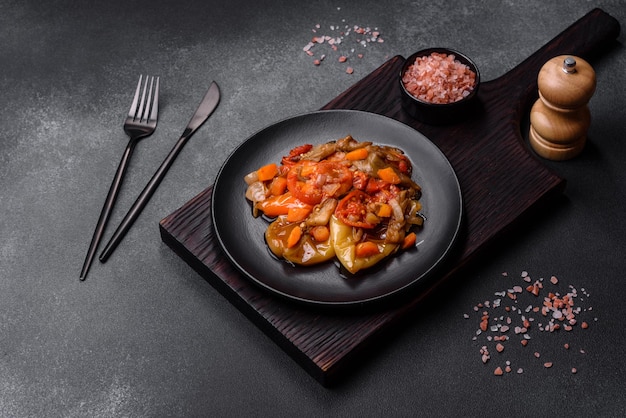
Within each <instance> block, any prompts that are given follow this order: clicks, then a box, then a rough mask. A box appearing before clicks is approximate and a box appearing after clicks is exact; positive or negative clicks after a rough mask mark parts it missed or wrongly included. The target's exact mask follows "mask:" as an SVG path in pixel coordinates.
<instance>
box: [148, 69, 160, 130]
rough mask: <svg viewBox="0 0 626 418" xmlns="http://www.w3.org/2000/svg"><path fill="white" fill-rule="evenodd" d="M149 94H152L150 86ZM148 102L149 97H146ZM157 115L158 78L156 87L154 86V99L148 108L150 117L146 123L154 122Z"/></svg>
mask: <svg viewBox="0 0 626 418" xmlns="http://www.w3.org/2000/svg"><path fill="white" fill-rule="evenodd" d="M150 93H152V85H151V86H150ZM148 101H150V97H148ZM158 114H159V77H157V78H156V85H155V86H154V97H153V100H152V106H151V108H150V116H149V117H148V122H156V120H157V116H158Z"/></svg>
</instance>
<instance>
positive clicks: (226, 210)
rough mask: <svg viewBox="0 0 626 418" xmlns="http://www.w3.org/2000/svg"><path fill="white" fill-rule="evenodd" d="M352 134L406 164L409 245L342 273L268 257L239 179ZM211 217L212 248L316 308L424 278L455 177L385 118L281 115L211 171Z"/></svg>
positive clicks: (451, 229)
mask: <svg viewBox="0 0 626 418" xmlns="http://www.w3.org/2000/svg"><path fill="white" fill-rule="evenodd" d="M346 135H352V136H353V137H354V138H355V139H356V140H358V141H371V142H374V143H377V144H386V145H393V146H396V147H398V148H401V149H402V150H404V152H405V153H406V154H407V156H408V157H409V158H410V160H411V162H412V163H413V180H415V181H416V182H417V183H418V184H420V185H421V186H422V192H423V195H422V198H421V199H420V201H421V202H422V206H423V212H422V213H423V214H424V215H425V216H426V222H425V224H424V228H423V230H421V231H420V232H419V233H418V243H419V244H418V246H417V249H416V250H411V251H408V252H399V253H398V254H397V255H395V256H392V257H390V258H388V259H387V260H385V261H383V262H381V263H379V264H380V265H379V266H375V267H373V268H372V269H371V270H366V271H362V272H359V273H358V274H357V275H355V276H345V275H343V274H342V271H341V270H340V269H339V267H338V262H337V263H333V262H332V261H330V262H327V263H324V264H321V265H317V266H311V267H301V266H293V265H290V264H288V263H287V262H284V261H281V260H278V259H276V258H275V257H274V256H273V255H271V253H270V251H269V249H268V248H267V246H266V244H265V240H264V232H265V230H266V228H267V226H268V223H267V221H266V220H264V219H263V218H261V217H259V218H253V217H252V210H251V205H250V204H249V202H248V201H247V200H246V198H245V196H244V194H245V190H246V184H245V182H244V180H243V178H244V176H245V175H246V174H248V173H249V172H251V171H253V170H256V169H257V168H259V167H261V166H263V165H265V164H268V163H270V162H275V163H279V162H280V159H281V157H282V156H283V155H287V154H288V153H289V151H290V150H291V149H292V148H294V147H295V146H298V145H302V144H307V143H308V144H320V143H325V142H328V141H331V140H336V139H339V138H342V137H344V136H346ZM211 209H212V216H213V224H214V226H215V232H216V236H217V239H218V241H219V243H220V246H221V247H222V249H223V250H224V252H225V254H226V255H227V257H228V258H229V259H230V260H231V262H232V263H233V264H234V265H235V266H236V267H237V268H238V269H239V270H240V271H241V272H243V273H244V274H245V275H246V276H247V277H249V278H250V280H252V281H253V282H255V283H257V284H258V285H260V286H262V287H264V288H266V289H267V290H269V291H271V292H274V293H275V294H276V295H280V296H283V297H287V298H290V299H292V300H297V301H300V302H306V303H309V304H317V305H333V306H339V305H352V304H355V305H356V304H364V303H368V302H373V301H379V300H381V299H382V298H386V297H389V296H392V295H396V294H398V293H399V292H404V291H407V290H408V289H409V288H411V287H412V286H413V285H415V284H417V283H419V282H421V281H423V280H425V279H426V278H427V277H429V275H430V274H431V273H432V272H433V271H434V270H435V269H436V268H437V267H438V266H439V265H440V264H441V263H442V261H443V259H444V258H445V256H446V254H448V252H449V251H450V250H451V247H452V246H453V243H454V241H455V238H456V236H457V234H458V232H459V227H460V224H461V218H462V199H461V191H460V188H459V183H458V180H457V177H456V175H455V173H454V170H453V169H452V166H451V165H450V163H449V162H448V160H447V159H446V157H445V156H444V155H443V153H442V152H441V151H440V150H439V148H437V147H436V146H435V145H434V144H433V143H432V142H430V141H429V140H428V139H427V138H426V137H425V136H424V135H422V134H420V133H419V132H417V131H416V130H414V129H412V128H410V127H408V126H407V125H404V124H402V123H400V122H398V121H395V120H393V119H390V118H387V117H384V116H380V115H376V114H372V113H367V112H361V111H352V110H330V111H320V112H314V113H307V114H304V115H300V116H296V117H293V118H290V119H286V120H283V121H281V122H278V123H276V124H274V125H271V126H269V127H267V128H265V129H263V130H261V131H260V132H258V133H256V134H255V135H253V136H252V137H250V138H249V139H247V140H246V141H245V142H244V143H243V144H241V145H240V146H239V147H238V148H237V149H236V150H235V151H234V152H233V153H232V154H231V156H230V157H229V158H228V160H227V161H226V162H225V163H224V165H223V166H222V168H221V170H220V172H219V173H218V176H217V180H216V182H215V184H214V186H213V196H212V208H211Z"/></svg>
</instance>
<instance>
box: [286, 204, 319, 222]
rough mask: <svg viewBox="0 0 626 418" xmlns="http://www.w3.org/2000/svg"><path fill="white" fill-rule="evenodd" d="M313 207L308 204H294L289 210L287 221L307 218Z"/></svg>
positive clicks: (298, 220)
mask: <svg viewBox="0 0 626 418" xmlns="http://www.w3.org/2000/svg"><path fill="white" fill-rule="evenodd" d="M312 209H313V208H312V207H311V206H309V205H306V206H292V207H290V208H289V210H288V211H287V222H300V221H303V220H305V219H306V217H307V216H309V213H311V210H312Z"/></svg>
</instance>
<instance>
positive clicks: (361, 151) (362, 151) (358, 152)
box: [345, 148, 369, 161]
mask: <svg viewBox="0 0 626 418" xmlns="http://www.w3.org/2000/svg"><path fill="white" fill-rule="evenodd" d="M368 154H369V152H368V151H367V149H366V148H358V149H355V150H353V151H350V152H349V153H347V154H346V157H345V158H346V160H348V161H357V160H364V159H366V158H367V155H368Z"/></svg>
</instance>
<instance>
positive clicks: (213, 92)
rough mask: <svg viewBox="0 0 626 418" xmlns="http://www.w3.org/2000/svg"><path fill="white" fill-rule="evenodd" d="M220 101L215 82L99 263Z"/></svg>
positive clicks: (137, 214) (120, 238) (113, 237)
mask: <svg viewBox="0 0 626 418" xmlns="http://www.w3.org/2000/svg"><path fill="white" fill-rule="evenodd" d="M219 101H220V89H219V86H218V85H217V83H216V82H215V81H213V82H212V83H211V85H210V86H209V89H208V91H207V92H206V94H205V95H204V98H203V99H202V101H201V102H200V105H199V106H198V109H196V112H195V113H194V115H193V116H192V117H191V120H190V121H189V123H188V124H187V127H186V128H185V130H184V131H183V134H182V135H181V136H180V138H179V139H178V141H177V142H176V144H175V145H174V147H173V148H172V150H171V151H170V153H169V154H168V155H167V157H166V158H165V160H163V163H161V166H160V167H159V168H158V170H157V171H156V173H154V175H153V176H152V178H151V179H150V181H149V182H148V184H147V185H146V187H145V188H144V189H143V191H142V192H141V194H140V195H139V197H137V200H136V201H135V203H133V205H132V206H131V208H130V209H129V210H128V212H127V213H126V216H125V217H124V219H123V220H122V222H121V223H120V225H119V226H118V227H117V229H116V230H115V232H114V233H113V235H112V236H111V239H110V240H109V242H108V243H107V245H106V247H104V250H102V253H100V257H99V259H100V262H102V263H104V262H106V260H107V259H108V258H109V257H110V256H111V254H113V251H115V248H117V246H118V245H119V243H120V242H122V239H123V238H124V236H125V235H126V233H127V232H128V230H129V229H130V227H131V226H132V225H133V223H135V221H136V220H137V218H138V217H139V215H140V214H141V211H142V210H143V208H144V207H145V206H146V205H147V204H148V201H149V200H150V198H151V197H152V195H153V194H154V192H155V191H156V189H157V187H158V186H159V184H160V183H161V181H162V180H163V178H164V177H165V175H166V174H167V171H168V170H169V169H170V167H171V166H172V164H173V163H174V160H175V159H176V157H177V156H178V154H179V153H180V151H181V150H182V149H183V147H184V146H185V144H186V143H187V141H188V140H189V138H191V136H192V135H193V134H194V133H195V132H196V131H197V130H198V128H200V126H202V124H203V123H204V122H205V121H206V120H207V119H208V118H209V116H211V114H212V113H213V111H214V110H215V108H216V107H217V105H218V104H219Z"/></svg>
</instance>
